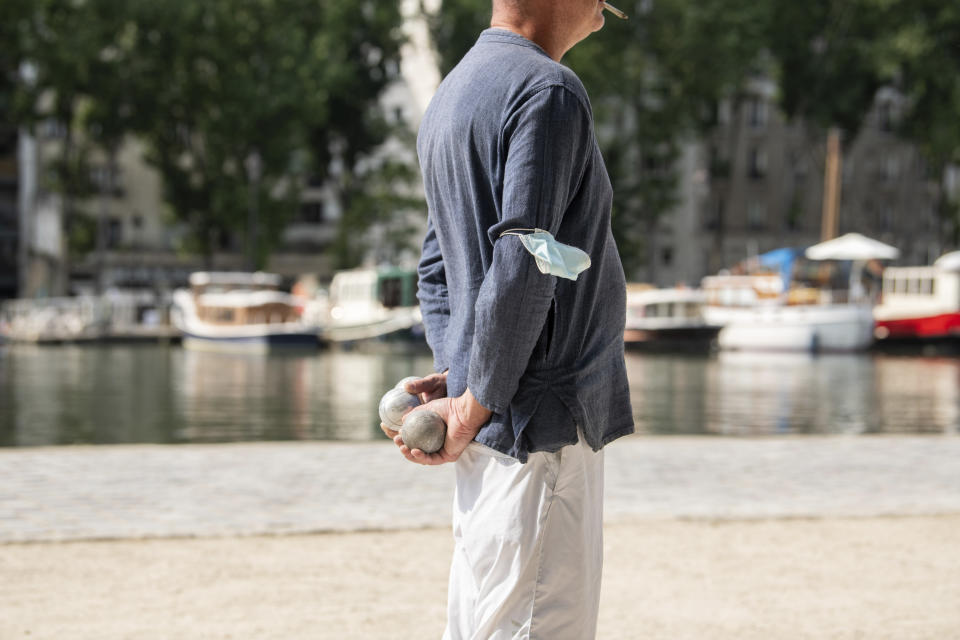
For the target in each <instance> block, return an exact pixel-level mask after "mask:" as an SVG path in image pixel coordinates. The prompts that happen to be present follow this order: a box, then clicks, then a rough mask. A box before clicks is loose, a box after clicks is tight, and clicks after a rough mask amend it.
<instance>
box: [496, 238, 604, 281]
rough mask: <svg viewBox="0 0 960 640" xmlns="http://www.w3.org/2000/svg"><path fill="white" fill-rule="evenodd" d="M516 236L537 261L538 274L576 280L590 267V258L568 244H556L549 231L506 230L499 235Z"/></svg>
mask: <svg viewBox="0 0 960 640" xmlns="http://www.w3.org/2000/svg"><path fill="white" fill-rule="evenodd" d="M507 235H509V236H517V237H518V238H520V242H522V243H523V248H524V249H526V250H527V251H529V252H530V255H532V256H533V258H534V259H535V260H536V261H537V268H538V269H540V273H548V274H550V275H554V276H557V277H558V278H566V279H567V280H576V279H577V276H578V275H580V273H581V272H582V271H586V270H587V269H588V268H589V267H590V256H589V255H587V254H586V252H584V251H581V250H580V249H578V248H576V247H572V246H570V245H569V244H563V243H562V242H557V240H556V238H554V237H553V236H552V235H551V234H550V232H549V231H544V230H543V229H508V230H507V231H504V232H503V233H501V234H500V237H501V238H502V237H503V236H507Z"/></svg>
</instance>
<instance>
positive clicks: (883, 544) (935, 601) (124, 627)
mask: <svg viewBox="0 0 960 640" xmlns="http://www.w3.org/2000/svg"><path fill="white" fill-rule="evenodd" d="M605 547H606V549H605V551H606V555H605V574H604V588H603V595H602V600H601V609H600V625H599V632H598V637H599V638H602V639H615V638H629V639H633V638H664V639H670V640H674V639H685V638H690V639H694V638H695V639H697V640H701V639H709V640H722V639H727V638H729V639H734V638H735V639H737V640H745V639H754V638H756V639H761V638H762V639H764V640H769V639H776V638H817V639H822V638H869V639H871V640H873V639H885V638H889V639H897V640H902V639H912V638H930V639H931V640H934V639H935V640H946V639H950V638H958V637H960V515H951V516H941V517H903V518H857V519H842V518H829V519H813V520H789V519H786V520H783V519H781V520H761V521H757V520H753V521H750V520H742V521H705V520H655V519H646V520H636V521H630V522H621V523H617V524H608V525H607V528H606V543H605ZM450 552H451V539H450V534H449V532H448V531H445V530H439V529H427V530H419V531H397V532H384V533H346V534H322V535H302V536H276V537H233V538H209V539H166V540H139V541H138V540H124V541H110V542H72V543H34V544H8V545H0V638H3V639H4V640H11V639H18V638H30V639H38V638H43V639H47V638H50V639H57V640H73V639H91V640H93V639H96V640H110V639H115V638H124V639H126V638H130V639H138V640H139V639H153V638H176V639H181V638H184V639H186V638H255V639H258V640H259V639H267V638H270V639H272V638H278V639H279V638H283V639H297V638H336V639H344V638H376V639H392V638H398V639H406V638H412V639H420V638H439V637H440V634H441V633H442V629H443V624H444V600H445V593H446V584H445V583H446V572H447V563H448V560H449V555H450Z"/></svg>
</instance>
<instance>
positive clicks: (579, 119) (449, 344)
mask: <svg viewBox="0 0 960 640" xmlns="http://www.w3.org/2000/svg"><path fill="white" fill-rule="evenodd" d="M417 152H418V155H419V158H420V165H421V169H422V171H423V176H424V187H425V191H426V199H427V206H428V210H429V214H428V222H427V234H426V238H425V240H424V243H423V253H422V257H421V260H420V265H419V276H420V285H419V292H418V297H419V299H420V308H421V310H422V312H423V318H424V326H425V329H426V334H427V341H428V343H429V344H430V347H431V349H432V350H433V354H434V360H435V367H436V370H437V371H438V372H442V371H445V370H448V369H449V375H448V377H447V392H448V394H449V395H450V396H458V395H460V394H462V393H463V392H464V391H465V390H466V388H467V387H468V386H469V388H470V390H471V392H472V393H473V395H474V396H475V397H476V398H477V400H478V401H479V402H480V404H482V405H483V406H485V407H487V408H488V409H490V410H491V411H493V417H492V418H491V419H490V422H489V423H488V424H486V425H484V427H483V428H482V429H481V430H480V432H479V433H478V434H477V437H476V440H477V441H479V442H481V443H483V444H485V445H487V446H490V447H492V448H494V449H496V450H498V451H500V452H503V453H506V454H508V455H510V456H512V457H514V458H517V459H519V460H521V461H524V462H525V461H526V459H527V455H528V454H529V453H531V452H534V451H556V450H558V449H560V448H561V447H563V446H564V445H567V444H573V443H575V442H577V440H578V435H577V428H578V427H579V428H580V430H581V431H582V432H583V434H584V437H585V438H586V441H587V443H588V444H589V445H590V446H591V447H592V448H593V449H594V450H599V449H600V448H601V447H603V445H604V444H606V443H607V442H610V441H611V440H613V439H614V438H617V437H619V436H622V435H625V434H628V433H632V432H633V414H632V411H631V407H630V392H629V387H628V384H627V374H626V367H625V364H624V356H623V325H624V321H625V315H626V314H625V304H626V301H625V298H626V283H625V279H624V274H623V266H622V264H621V262H620V256H619V255H618V254H617V247H616V244H615V243H614V240H613V234H612V232H611V229H610V206H611V199H612V189H611V186H610V180H609V177H608V175H607V171H606V167H605V166H604V164H603V159H602V158H601V156H600V150H599V148H598V147H597V142H596V139H595V137H594V132H593V116H592V111H591V108H590V103H589V100H588V98H587V94H586V91H585V89H584V88H583V85H582V84H581V82H580V80H579V79H578V78H577V76H576V75H575V74H574V73H573V72H572V71H571V70H570V69H568V68H567V67H565V66H563V65H561V64H559V63H557V62H555V61H554V60H552V59H551V58H550V57H549V56H548V55H547V54H546V52H545V51H544V50H543V49H541V48H540V47H539V46H537V45H536V44H534V43H533V42H530V41H529V40H527V39H525V38H523V37H522V36H519V35H516V34H513V33H511V32H508V31H503V30H498V29H488V30H486V31H484V32H483V33H482V34H481V35H480V38H479V40H478V41H477V43H476V44H475V45H474V46H473V48H472V49H471V50H470V51H469V52H468V53H467V55H466V56H464V58H463V60H461V61H460V63H459V64H458V65H457V66H456V68H454V69H453V71H451V72H450V74H449V75H447V77H446V78H445V79H444V81H443V82H442V83H441V85H440V87H439V89H438V90H437V93H436V95H435V96H434V98H433V100H432V101H431V103H430V106H429V107H428V108H427V112H426V115H425V116H424V119H423V124H422V126H421V128H420V132H419V134H418V137H417ZM517 228H519V229H533V228H539V229H544V230H547V231H549V232H550V233H552V234H553V235H554V236H555V237H556V239H557V240H558V241H559V242H563V243H566V244H570V245H573V246H576V247H579V248H580V249H583V250H584V251H586V252H587V253H588V254H589V255H590V259H591V262H592V265H591V267H590V268H589V269H587V270H586V271H584V272H583V273H581V274H580V276H579V278H578V279H577V280H576V281H575V282H574V281H571V280H567V279H563V278H559V279H558V278H556V277H554V276H552V275H545V274H542V273H541V272H540V271H539V270H538V269H537V266H536V263H535V260H534V258H533V256H531V255H530V254H529V253H528V252H527V251H526V249H524V248H523V245H522V243H521V242H520V240H519V238H517V237H516V236H513V235H504V236H502V237H501V234H502V233H503V232H504V231H507V230H510V229H517Z"/></svg>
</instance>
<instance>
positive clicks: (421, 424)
mask: <svg viewBox="0 0 960 640" xmlns="http://www.w3.org/2000/svg"><path fill="white" fill-rule="evenodd" d="M446 437H447V425H446V424H444V422H443V418H441V417H440V415H439V414H437V413H436V412H435V411H431V410H430V409H421V410H420V411H414V412H413V413H411V414H410V415H408V416H407V419H406V420H404V421H403V426H401V427H400V438H401V439H402V440H403V444H405V445H407V446H408V447H410V448H411V449H420V450H421V451H423V452H424V453H436V452H437V451H440V448H441V447H443V441H444V440H445V439H446Z"/></svg>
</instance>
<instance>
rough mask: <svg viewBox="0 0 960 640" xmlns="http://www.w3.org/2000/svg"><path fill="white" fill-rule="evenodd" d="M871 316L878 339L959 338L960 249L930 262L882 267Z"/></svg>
mask: <svg viewBox="0 0 960 640" xmlns="http://www.w3.org/2000/svg"><path fill="white" fill-rule="evenodd" d="M874 318H875V320H876V329H875V331H874V334H875V335H876V338H877V340H878V342H881V343H883V342H887V343H891V342H916V343H923V342H934V341H953V340H960V251H955V252H953V253H948V254H946V255H944V256H941V257H940V258H938V259H937V260H936V261H935V262H934V263H933V265H931V266H919V267H888V268H887V269H885V270H884V272H883V299H882V301H881V303H880V304H879V305H877V307H876V308H875V309H874Z"/></svg>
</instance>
